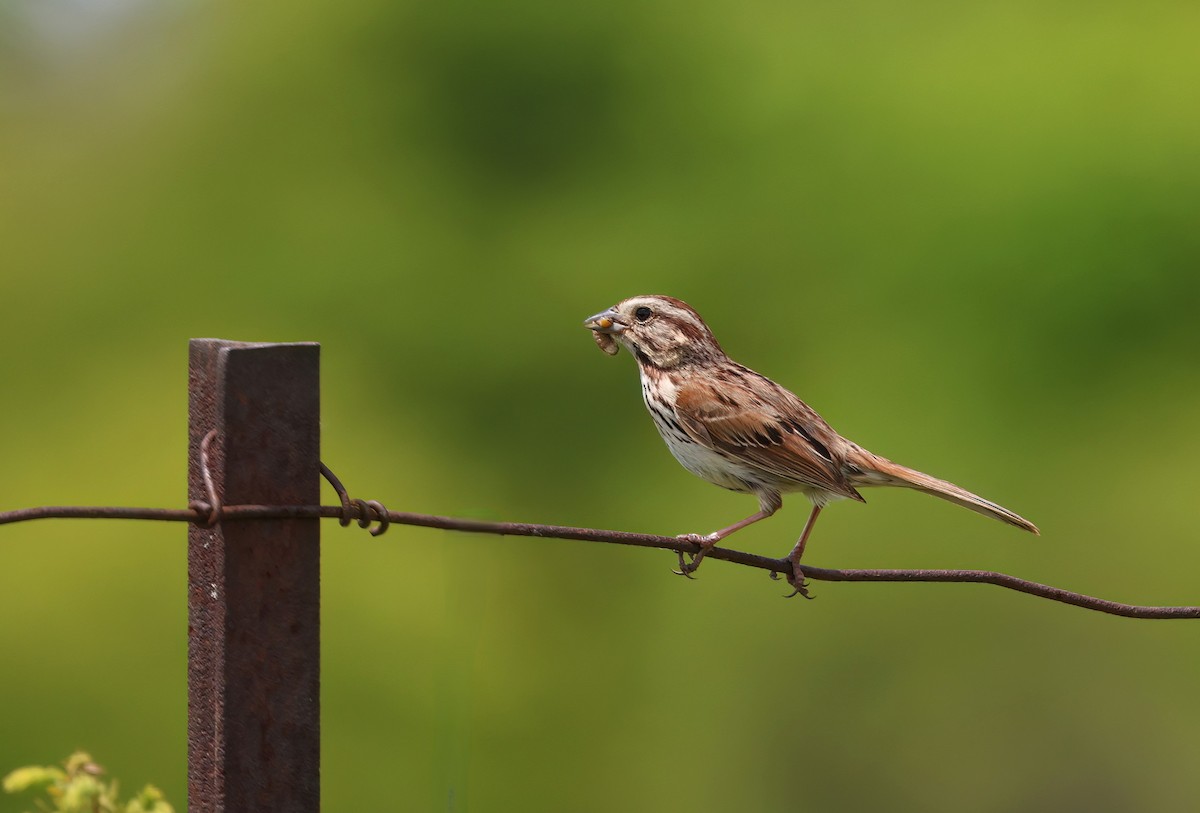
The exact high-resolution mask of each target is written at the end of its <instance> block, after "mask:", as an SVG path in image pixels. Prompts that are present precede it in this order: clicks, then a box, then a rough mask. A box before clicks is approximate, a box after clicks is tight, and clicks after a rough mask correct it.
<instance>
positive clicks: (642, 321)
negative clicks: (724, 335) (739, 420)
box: [606, 295, 726, 370]
mask: <svg viewBox="0 0 1200 813" xmlns="http://www.w3.org/2000/svg"><path fill="white" fill-rule="evenodd" d="M606 313H612V314H614V316H613V319H614V321H615V322H616V323H617V330H615V331H614V332H613V334H612V336H613V338H614V339H616V340H617V341H618V342H619V343H620V344H621V345H622V346H623V347H625V349H627V350H628V351H629V352H631V353H633V355H634V356H635V357H636V358H637V360H638V363H639V364H641V365H645V366H649V367H656V368H659V369H663V370H669V369H672V368H676V367H683V366H687V365H695V364H701V365H702V364H711V363H714V362H717V361H720V360H722V359H724V358H726V356H725V351H723V350H722V349H721V345H720V344H718V343H717V340H716V339H715V338H714V337H713V334H712V331H711V330H709V328H708V325H706V324H704V320H703V319H701V318H700V314H698V313H696V311H695V310H693V309H692V306H691V305H689V304H687V303H686V302H684V301H683V300H681V299H676V298H675V297H673V296H657V295H648V296H633V297H630V298H629V299H625V300H622V301H621V302H618V303H617V304H616V305H614V306H613V307H612V309H611V310H610V311H606Z"/></svg>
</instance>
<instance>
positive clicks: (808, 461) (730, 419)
mask: <svg viewBox="0 0 1200 813" xmlns="http://www.w3.org/2000/svg"><path fill="white" fill-rule="evenodd" d="M746 373H747V374H748V375H747V376H746V377H745V378H744V381H745V383H747V384H749V385H750V386H749V387H742V386H729V387H718V386H716V385H714V384H713V383H711V382H707V381H702V380H691V381H687V382H681V383H680V385H679V387H678V389H677V392H676V397H675V412H676V414H677V415H678V416H679V422H680V423H681V424H682V425H683V428H684V429H685V430H686V431H687V433H688V434H689V435H691V436H692V439H693V440H695V441H696V442H697V443H700V444H702V445H704V446H706V447H708V448H709V449H713V450H714V451H719V452H724V453H726V454H731V455H733V456H734V457H736V458H738V459H739V460H742V461H744V462H746V463H748V464H750V465H752V466H755V467H757V468H760V469H763V470H764V471H766V472H767V473H769V474H772V475H774V476H776V477H778V478H780V479H783V480H790V481H794V482H796V483H799V484H803V485H808V486H814V487H816V488H820V489H824V490H826V491H831V492H833V493H835V494H840V495H842V496H844V497H849V498H851V499H856V500H861V499H862V497H861V496H859V494H858V492H857V491H855V490H854V487H853V486H852V485H850V483H849V481H847V479H846V476H845V474H843V472H842V465H841V445H842V444H844V443H845V441H843V440H842V438H841V437H840V436H839V435H838V434H837V433H836V432H834V431H833V429H831V428H830V427H829V425H828V424H827V423H825V421H824V420H823V419H822V418H821V416H820V415H818V414H817V413H816V412H815V411H814V410H813V409H812V408H811V407H809V406H808V405H807V404H805V403H804V402H803V401H801V400H800V399H799V398H797V397H796V396H794V395H792V394H791V393H790V392H788V391H787V390H785V389H783V388H782V387H780V386H779V385H777V384H775V382H773V381H771V380H770V379H767V378H763V377H761V376H758V374H757V373H751V372H750V371H749V370H747V371H746ZM749 376H753V377H754V380H750V379H749ZM739 383H741V382H739Z"/></svg>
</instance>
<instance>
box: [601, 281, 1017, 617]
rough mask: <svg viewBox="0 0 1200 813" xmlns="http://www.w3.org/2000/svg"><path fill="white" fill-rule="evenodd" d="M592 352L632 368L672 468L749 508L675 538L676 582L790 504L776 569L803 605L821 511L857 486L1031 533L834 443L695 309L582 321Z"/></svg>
mask: <svg viewBox="0 0 1200 813" xmlns="http://www.w3.org/2000/svg"><path fill="white" fill-rule="evenodd" d="M583 325H584V327H586V328H588V329H589V330H591V331H592V335H593V338H594V340H595V342H596V344H597V345H598V346H599V347H600V349H602V350H603V351H604V352H605V353H608V354H609V355H616V354H617V353H618V352H619V351H620V349H621V348H625V350H627V351H628V352H629V353H630V354H631V355H632V356H633V357H634V359H635V360H636V361H637V365H638V370H639V372H640V374H641V384H642V400H643V401H644V402H645V404H646V409H647V410H648V411H649V413H650V417H651V418H652V419H653V421H654V425H655V427H656V428H657V429H658V432H659V434H660V435H661V436H662V439H663V440H664V441H665V442H666V444H667V448H668V449H670V451H671V454H672V455H674V457H675V459H676V460H677V461H679V463H680V464H681V465H682V466H683V467H684V468H685V469H687V470H688V471H690V472H691V473H692V474H694V475H696V476H697V477H699V478H701V479H702V480H707V481H708V482H710V483H712V484H714V485H717V486H720V487H721V488H725V489H729V490H730V491H735V492H741V493H746V494H752V495H754V496H755V497H757V498H758V511H756V512H755V513H753V514H751V515H750V516H748V517H746V518H745V519H742V520H739V521H738V522H735V523H733V524H732V525H729V526H727V527H724V528H721V529H720V530H717V531H713V532H712V533H709V534H695V533H689V534H681V535H679V536H678V537H677V538H678V539H680V540H683V541H686V542H691V543H693V544H695V545H697V546H698V552H697V553H695V554H692V555H691V558H690V560H689V561H685V560H684V555H683V553H680V554H679V564H680V569H679V570H677V571H676V573H679V574H680V575H683V576H687V577H688V578H691V577H692V573H694V572H695V570H696V568H698V567H699V566H700V562H701V561H702V560H703V559H704V555H705V554H706V553H707V552H708V551H709V550H710V549H711V548H712V547H713V546H714V545H715V544H716V543H717V542H720V541H721V540H722V539H725V538H726V537H728V536H730V535H731V534H733V533H736V532H737V531H740V530H742V529H743V528H746V527H747V526H749V525H753V524H754V523H756V522H759V521H761V520H764V519H766V518H767V517H770V516H772V515H773V514H774V513H775V512H776V511H778V510H779V509H780V507H781V506H782V505H783V495H784V494H786V493H794V492H800V493H802V494H803V495H804V496H806V497H807V498H808V499H809V500H810V501H811V502H812V511H811V512H810V513H809V516H808V521H807V522H806V523H805V525H804V529H803V531H801V533H800V537H799V539H798V540H797V541H796V543H795V545H794V546H793V548H792V550H791V552H790V553H789V554H788V555H787V559H788V560H789V562H790V564H791V570H792V572H791V573H790V574H789V575H788V581H789V582H790V583H791V586H792V588H793V591H794V592H793V593H792V594H791V595H793V596H794V595H797V594H798V595H802V596H804V597H805V598H810V597H811V596H810V595H809V592H808V590H807V585H806V582H805V578H804V571H803V568H802V567H801V565H800V560H801V557H802V556H803V555H804V548H805V545H806V544H807V542H808V539H809V535H810V534H811V533H812V530H813V526H814V525H815V524H816V521H817V517H818V516H820V514H821V511H822V509H824V508H825V506H826V505H828V504H829V503H831V502H834V501H836V500H854V501H856V502H866V500H865V499H863V496H862V494H860V493H859V489H861V488H864V487H868V486H894V487H902V488H911V489H915V490H917V491H922V492H924V493H926V494H932V495H934V496H935V497H940V498H942V499H943V500H948V501H950V502H952V503H955V504H957V505H961V506H963V507H964V508H969V509H971V510H972V511H975V512H977V513H980V514H983V515H984V516H989V517H993V518H994V519H998V520H1000V521H1001V522H1006V523H1008V524H1009V525H1013V526H1015V527H1017V528H1020V529H1022V530H1025V531H1029V532H1030V533H1033V534H1040V531H1039V530H1038V528H1037V526H1036V525H1034V524H1033V523H1032V522H1030V521H1029V520H1027V519H1025V518H1024V517H1022V516H1020V515H1019V514H1016V513H1014V512H1013V511H1010V510H1008V509H1007V508H1005V507H1003V506H1001V505H998V504H997V503H994V502H992V501H991V500H986V499H984V498H983V497H980V496H978V495H977V494H972V493H971V492H970V491H967V490H966V489H964V488H961V487H959V486H957V485H955V484H953V483H950V482H947V481H946V480H940V479H938V478H936V477H933V476H931V475H928V474H925V473H924V472H921V471H917V470H916V469H910V468H908V467H907V466H902V465H900V464H899V463H894V462H892V461H891V460H888V459H887V458H885V457H881V456H879V455H876V454H873V453H871V452H869V451H867V450H866V449H864V448H862V447H861V446H859V445H858V444H857V443H854V442H853V441H851V440H847V439H846V438H844V437H842V436H841V435H839V434H838V433H837V432H836V431H834V429H833V428H832V427H831V426H830V425H829V424H828V423H827V422H826V421H825V419H824V418H822V417H821V416H820V415H819V414H818V413H817V412H816V410H814V409H813V408H812V407H810V406H809V405H808V404H806V403H804V402H803V401H801V400H800V399H799V398H798V397H797V396H796V395H794V394H793V393H792V392H791V391H790V390H787V389H785V388H784V387H782V386H780V385H779V384H776V383H775V382H774V381H772V380H771V379H769V378H767V377H766V376H764V375H761V374H759V373H756V372H755V371H754V370H751V369H750V368H749V367H746V366H744V365H742V364H739V363H738V362H736V361H734V360H733V359H731V358H730V357H729V356H728V355H726V353H725V351H724V350H723V349H722V348H721V345H720V344H719V343H718V342H717V339H716V337H715V336H713V332H712V330H711V329H710V328H709V326H708V325H707V324H706V323H705V321H704V320H703V319H702V318H700V314H698V313H697V312H696V311H695V309H694V308H692V307H691V306H690V305H688V304H687V303H686V302H684V301H683V300H681V299H676V298H675V297H671V296H660V295H644V296H634V297H630V298H629V299H624V300H622V301H620V302H618V303H617V304H616V305H613V306H612V307H611V308H608V309H607V310H604V311H601V312H600V313H597V314H596V315H594V316H590V317H588V318H587V319H586V320H584V323H583Z"/></svg>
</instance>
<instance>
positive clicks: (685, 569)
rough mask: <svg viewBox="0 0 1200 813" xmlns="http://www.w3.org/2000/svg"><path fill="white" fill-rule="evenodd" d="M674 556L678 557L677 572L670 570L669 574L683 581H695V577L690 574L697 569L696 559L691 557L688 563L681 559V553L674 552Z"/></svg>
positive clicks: (682, 554)
mask: <svg viewBox="0 0 1200 813" xmlns="http://www.w3.org/2000/svg"><path fill="white" fill-rule="evenodd" d="M675 555H676V556H678V557H679V570H672V571H671V572H672V573H674V574H675V575H676V576H683V577H684V578H685V579H691V580H692V581H695V580H696V577H695V576H693V575H692V572H693V571H694V570H695V569H696V568H697V567H699V565H698V564H696V563H695V560H696V557H695V556H692V561H691V562H689V561H687V560H686V559H684V558H683V557H684V553H683V551H681V550H680V551H676V552H675Z"/></svg>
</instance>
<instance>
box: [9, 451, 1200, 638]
mask: <svg viewBox="0 0 1200 813" xmlns="http://www.w3.org/2000/svg"><path fill="white" fill-rule="evenodd" d="M330 474H332V472H330ZM335 479H336V478H335ZM331 482H332V481H331ZM339 485H340V484H339ZM338 491H339V494H343V493H344V489H338ZM214 516H216V517H217V519H218V521H221V522H240V521H248V520H264V519H316V518H330V519H338V520H340V521H342V524H343V525H348V524H349V523H350V522H351V521H354V520H357V521H358V523H359V525H361V526H362V527H367V526H369V525H371V524H373V523H375V524H376V527H374V528H372V531H371V532H372V534H374V535H378V534H379V533H382V532H383V530H385V529H386V527H387V524H388V523H394V524H396V525H415V526H419V527H423V528H441V529H443V530H447V531H464V532H469V533H486V534H498V535H500V536H531V537H540V538H544V539H574V540H580V541H585V542H605V543H609V544H615V545H633V546H635V547H642V548H659V549H662V550H670V551H675V552H677V553H679V552H682V553H696V552H697V551H698V549H699V548H698V546H697V545H695V544H693V543H691V542H685V541H683V540H680V539H676V538H674V537H670V536H656V535H654V534H639V533H630V532H627V531H609V530H603V529H599V528H574V527H571V526H566V525H538V524H534V523H524V522H487V521H483V520H476V519H464V518H461V517H445V516H438V515H436V514H416V513H411V512H408V511H389V510H386V509H384V508H383V506H382V505H380V504H379V503H378V502H376V501H374V500H369V501H364V500H348V499H345V498H344V502H343V504H342V505H224V506H219V507H217V508H215V509H214V508H213V507H212V506H211V505H209V504H207V503H202V502H197V503H194V504H193V507H192V508H187V509H172V508H123V507H115V506H42V507H38V508H21V509H17V510H14V511H0V525H8V524H12V523H16V522H26V521H30V520H35V519H131V520H158V521H165V522H193V523H197V524H207V523H208V522H209V521H210V519H212V518H213V517H214ZM707 558H709V559H719V560H722V561H726V562H733V563H734V564H739V565H744V566H746V567H754V568H758V569H760V570H766V571H768V572H769V573H779V574H784V575H786V574H788V573H790V572H791V567H792V565H791V562H790V561H788V560H787V559H774V558H771V557H769V556H759V555H757V554H753V553H747V552H744V551H738V550H731V549H728V548H716V547H714V548H713V549H712V550H710V551H709V552H708V554H707ZM804 575H805V576H807V577H808V578H810V579H817V580H820V581H837V582H955V583H974V584H992V585H996V586H997V587H1004V588H1006V589H1009V590H1016V591H1017V592H1019V593H1027V594H1029V595H1031V596H1037V597H1039V598H1045V599H1049V600H1051V601H1059V602H1062V603H1064V604H1072V605H1074V606H1076V607H1082V608H1084V609H1087V610H1096V611H1098V612H1102V613H1109V614H1111V615H1119V616H1124V617H1126V618H1200V607H1187V606H1174V607H1172V606H1167V607H1156V606H1146V605H1137V604H1123V603H1121V602H1117V601H1108V600H1107V599H1102V598H1096V597H1095V596H1088V595H1084V594H1082V593H1076V592H1073V591H1070V590H1064V589H1062V588H1059V587H1052V586H1050V585H1046V584H1040V583H1038V582H1033V581H1029V580H1028V579H1021V578H1018V577H1016V576H1010V575H1008V574H1006V573H996V572H993V571H988V570H925V569H917V570H904V569H838V568H824V567H814V566H812V565H805V566H804Z"/></svg>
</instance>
